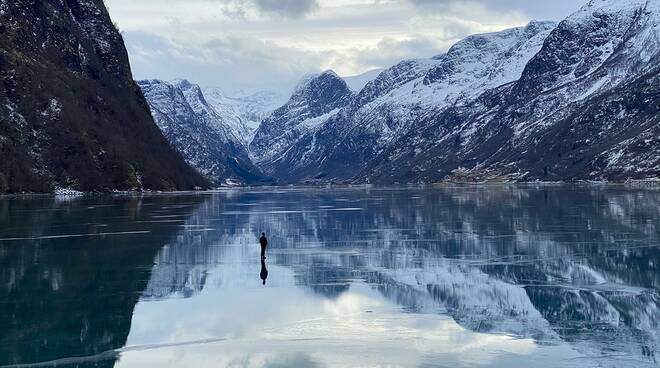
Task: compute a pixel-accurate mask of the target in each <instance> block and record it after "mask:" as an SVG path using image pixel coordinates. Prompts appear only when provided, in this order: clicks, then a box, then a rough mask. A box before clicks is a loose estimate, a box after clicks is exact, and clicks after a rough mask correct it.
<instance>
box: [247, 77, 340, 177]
mask: <svg viewBox="0 0 660 368" xmlns="http://www.w3.org/2000/svg"><path fill="white" fill-rule="evenodd" d="M352 97H353V92H352V91H351V89H350V88H349V87H348V85H347V84H346V82H345V81H344V80H343V79H342V78H340V77H339V76H338V75H337V74H335V73H334V72H333V71H325V72H323V73H321V74H315V75H308V76H306V77H305V78H304V79H303V80H302V81H301V82H300V83H299V85H298V86H297V87H296V89H295V90H294V92H293V95H292V96H291V98H290V99H289V101H288V102H287V103H286V104H285V105H284V106H282V107H280V108H279V109H277V110H275V111H274V112H273V113H272V114H271V115H270V116H269V117H268V118H266V119H265V120H264V121H263V122H262V123H261V125H260V126H259V129H258V130H257V132H256V133H255V136H254V139H253V140H252V142H251V143H250V154H251V156H252V158H253V159H254V160H255V162H256V163H257V164H258V165H259V166H260V167H261V168H262V169H263V170H264V171H265V172H266V173H269V174H270V173H281V172H283V171H289V170H295V169H296V164H297V163H296V162H291V161H290V160H282V157H286V155H287V154H289V150H290V148H292V147H296V146H297V145H298V141H299V139H301V137H308V136H313V135H314V134H315V132H316V130H317V129H318V128H319V127H321V126H322V125H323V124H324V123H325V122H326V121H327V120H328V119H330V118H332V117H333V116H335V115H336V114H337V113H338V112H339V111H340V109H342V108H343V107H345V106H346V105H347V104H348V103H349V102H350V100H351V98H352ZM300 159H301V160H300V162H305V161H304V157H300ZM289 165H292V166H291V167H287V166H289Z"/></svg>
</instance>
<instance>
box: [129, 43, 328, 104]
mask: <svg viewBox="0 0 660 368" xmlns="http://www.w3.org/2000/svg"><path fill="white" fill-rule="evenodd" d="M124 37H125V39H126V41H127V45H128V47H127V48H128V52H129V55H130V57H131V65H132V66H133V74H134V75H135V76H136V78H139V79H164V80H169V79H175V78H185V79H189V80H191V81H193V82H196V83H200V84H202V85H206V86H217V87H221V88H223V89H225V90H226V91H234V90H238V89H271V90H276V91H282V92H283V93H285V92H288V91H289V90H290V89H291V88H292V87H293V86H294V85H295V83H296V82H297V81H298V79H299V78H300V76H302V75H304V74H306V73H309V72H310V71H311V72H317V71H319V70H320V65H322V64H323V61H324V60H326V59H328V58H331V57H332V55H329V54H328V53H325V52H312V51H309V50H303V49H297V48H294V47H285V46H282V45H278V44H276V43H274V42H272V41H263V40H259V39H256V38H252V37H240V36H236V35H234V36H225V37H216V38H213V39H211V40H208V41H206V40H205V41H197V42H196V41H191V40H188V39H186V40H176V39H167V38H164V37H161V36H158V35H155V34H152V33H148V32H125V34H124Z"/></svg>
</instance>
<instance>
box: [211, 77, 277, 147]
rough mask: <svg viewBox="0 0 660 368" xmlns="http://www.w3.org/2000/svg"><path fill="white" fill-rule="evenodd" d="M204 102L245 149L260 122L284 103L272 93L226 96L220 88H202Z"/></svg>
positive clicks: (260, 92) (259, 92) (258, 92)
mask: <svg viewBox="0 0 660 368" xmlns="http://www.w3.org/2000/svg"><path fill="white" fill-rule="evenodd" d="M202 91H203V94H204V97H205V98H206V101H207V102H208V103H209V105H211V106H212V107H213V108H214V109H215V111H217V112H218V113H219V114H220V115H222V117H223V118H224V120H225V122H227V124H229V126H231V127H232V129H233V130H234V134H235V135H236V136H237V137H238V138H239V139H240V140H241V141H242V142H243V144H244V145H245V146H246V147H247V146H248V145H249V143H250V142H251V141H252V137H253V136H254V133H255V131H256V130H257V128H259V125H260V124H261V121H262V120H264V119H265V118H266V117H268V116H269V115H270V114H271V113H272V112H273V111H275V109H277V108H278V107H280V106H282V104H284V103H285V102H286V97H284V95H283V94H281V93H278V92H274V91H257V92H253V93H232V94H227V93H225V92H224V91H223V90H222V89H220V88H215V87H207V88H202Z"/></svg>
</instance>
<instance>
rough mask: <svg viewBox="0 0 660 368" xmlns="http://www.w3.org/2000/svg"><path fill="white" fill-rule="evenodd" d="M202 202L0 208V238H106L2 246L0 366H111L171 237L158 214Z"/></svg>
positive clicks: (5, 204) (80, 202) (169, 225)
mask: <svg viewBox="0 0 660 368" xmlns="http://www.w3.org/2000/svg"><path fill="white" fill-rule="evenodd" d="M201 200H203V198H201V197H198V198H195V197H176V196H169V197H151V198H150V197H145V198H137V197H135V198H126V197H124V198H118V199H115V200H112V201H107V202H108V203H110V205H107V203H104V205H99V206H97V202H98V200H94V199H76V200H72V201H66V202H58V201H56V200H53V199H43V200H30V201H22V200H11V199H7V200H1V201H0V238H3V239H4V238H15V237H32V238H39V237H43V236H48V235H63V234H66V235H76V234H79V235H81V234H98V233H106V234H110V233H112V234H114V235H106V236H80V237H62V238H56V239H33V240H22V241H19V240H14V241H6V240H5V241H0V306H2V307H1V308H0V326H2V328H0V365H7V364H18V363H21V364H29V363H39V362H48V361H53V360H59V359H66V358H74V357H75V358H80V357H92V359H91V361H90V362H89V365H90V366H95V367H112V366H113V365H114V362H115V359H116V356H117V354H116V353H115V349H118V348H121V347H123V346H124V344H125V343H126V339H127V336H128V333H129V331H130V327H131V317H132V313H133V308H134V306H135V304H136V303H137V301H138V299H139V296H140V293H141V292H142V290H143V289H144V288H145V286H146V284H147V280H149V278H150V273H151V265H152V264H153V258H154V256H155V255H156V253H157V252H158V250H159V249H160V247H162V245H163V244H164V243H165V242H167V241H168V238H170V237H171V236H172V235H174V234H175V232H176V231H177V230H178V228H177V224H176V223H173V222H162V221H163V217H161V216H164V215H165V216H166V213H168V211H169V212H171V211H175V212H176V213H177V214H179V215H182V216H185V214H186V213H187V212H189V211H190V210H191V209H192V208H193V207H194V206H196V204H197V203H198V202H199V201H201ZM137 231H139V232H148V233H132V232H137ZM61 365H63V364H61ZM74 365H75V366H78V365H77V364H74Z"/></svg>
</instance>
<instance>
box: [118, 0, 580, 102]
mask: <svg viewBox="0 0 660 368" xmlns="http://www.w3.org/2000/svg"><path fill="white" fill-rule="evenodd" d="M585 2H586V0H551V1H538V0H467V1H462V0H106V4H107V5H108V7H109V9H110V13H111V15H112V17H113V20H114V21H115V22H116V23H117V24H118V25H119V27H120V29H121V30H122V32H123V33H124V37H125V39H126V43H127V47H128V50H129V54H130V57H131V64H132V67H133V73H134V75H135V77H136V78H137V79H144V78H159V79H173V78H187V79H190V80H191V81H193V82H196V83H199V84H202V85H205V86H217V87H221V88H223V89H224V90H226V91H227V92H231V91H233V90H239V89H245V90H256V89H284V90H286V89H288V88H290V87H291V86H292V85H293V84H295V83H296V82H297V80H298V79H299V78H300V77H301V76H303V75H304V74H307V73H313V72H318V71H322V70H326V69H333V70H335V71H336V72H337V73H338V74H340V75H342V76H350V75H355V74H359V73H362V72H366V71H369V70H372V69H375V68H383V67H387V66H391V65H393V64H394V63H396V62H398V61H400V60H403V59H407V58H422V57H430V56H433V55H436V54H439V53H442V52H444V51H446V50H447V49H448V48H449V47H450V46H451V45H452V44H453V43H455V42H456V41H457V40H459V39H461V38H463V37H465V36H467V35H470V34H474V33H483V32H491V31H498V30H502V29H505V28H510V27H516V26H521V25H524V24H526V23H527V22H529V21H530V20H532V19H537V20H561V19H563V18H564V17H566V16H567V15H569V14H570V13H572V12H573V11H575V10H577V9H578V8H579V7H580V5H582V4H583V3H585Z"/></svg>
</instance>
